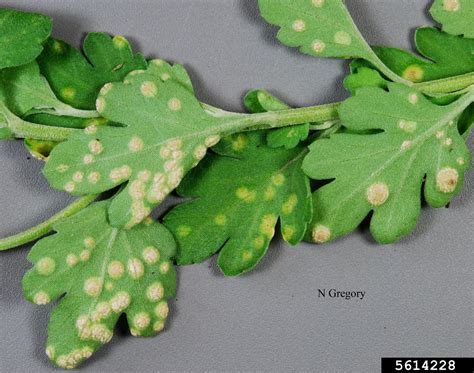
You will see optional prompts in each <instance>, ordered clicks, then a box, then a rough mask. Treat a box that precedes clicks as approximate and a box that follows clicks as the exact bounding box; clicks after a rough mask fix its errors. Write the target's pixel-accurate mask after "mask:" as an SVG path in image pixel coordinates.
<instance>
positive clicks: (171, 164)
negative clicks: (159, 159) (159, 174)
mask: <svg viewBox="0 0 474 373" xmlns="http://www.w3.org/2000/svg"><path fill="white" fill-rule="evenodd" d="M177 165H178V161H176V160H174V159H173V160H172V161H168V162H165V165H164V168H165V171H166V172H170V171H171V170H173V169H174V168H175V167H176V166H177Z"/></svg>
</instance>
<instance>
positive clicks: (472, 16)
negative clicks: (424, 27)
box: [430, 0, 474, 38]
mask: <svg viewBox="0 0 474 373" xmlns="http://www.w3.org/2000/svg"><path fill="white" fill-rule="evenodd" d="M430 13H431V15H432V16H433V18H434V19H435V20H436V21H438V22H439V23H441V24H442V25H443V30H444V31H446V32H448V33H450V34H453V35H464V36H465V37H467V38H474V28H473V27H472V23H473V22H474V2H473V1H472V0H434V2H433V5H432V6H431V9H430Z"/></svg>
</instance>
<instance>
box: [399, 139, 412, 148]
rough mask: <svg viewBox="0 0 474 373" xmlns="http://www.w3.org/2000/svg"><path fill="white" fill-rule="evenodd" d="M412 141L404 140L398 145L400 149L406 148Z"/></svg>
mask: <svg viewBox="0 0 474 373" xmlns="http://www.w3.org/2000/svg"><path fill="white" fill-rule="evenodd" d="M412 144H413V143H412V142H411V141H410V140H405V141H403V142H402V145H400V149H401V150H405V149H408V148H409V147H410V146H411V145H412Z"/></svg>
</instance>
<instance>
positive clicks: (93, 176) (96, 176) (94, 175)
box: [87, 171, 100, 184]
mask: <svg viewBox="0 0 474 373" xmlns="http://www.w3.org/2000/svg"><path fill="white" fill-rule="evenodd" d="M99 180H100V173H99V172H97V171H93V172H91V173H90V174H89V175H87V181H88V182H89V183H91V184H97V183H98V182H99Z"/></svg>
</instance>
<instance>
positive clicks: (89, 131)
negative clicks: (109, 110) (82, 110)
mask: <svg viewBox="0 0 474 373" xmlns="http://www.w3.org/2000/svg"><path fill="white" fill-rule="evenodd" d="M96 132H97V126H95V125H92V126H87V127H86V128H84V133H85V134H87V135H93V134H94V133H96Z"/></svg>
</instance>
